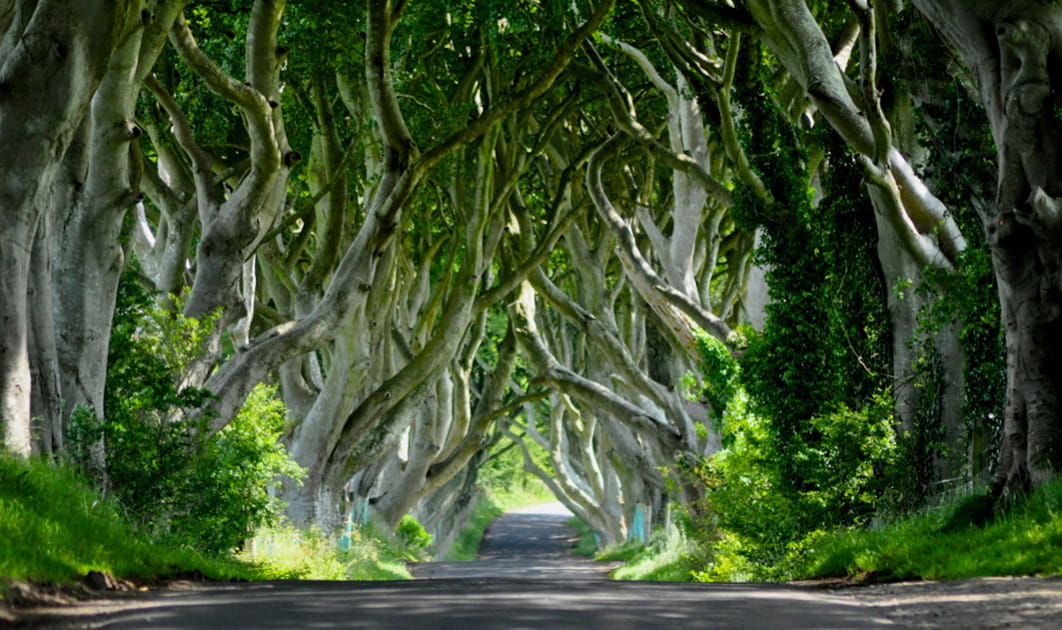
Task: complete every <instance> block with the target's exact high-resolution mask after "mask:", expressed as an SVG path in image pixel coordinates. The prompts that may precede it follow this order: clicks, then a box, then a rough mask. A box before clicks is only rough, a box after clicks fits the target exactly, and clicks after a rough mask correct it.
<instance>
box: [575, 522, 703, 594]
mask: <svg viewBox="0 0 1062 630" xmlns="http://www.w3.org/2000/svg"><path fill="white" fill-rule="evenodd" d="M698 551H699V549H698V547H697V545H695V544H693V543H691V542H690V541H689V540H687V539H686V537H685V536H682V535H681V534H680V533H678V532H677V531H675V530H674V529H672V530H670V531H667V530H658V531H656V532H654V533H653V535H652V536H651V537H650V538H649V542H648V543H647V544H645V545H642V544H640V543H636V542H635V543H632V542H628V543H625V544H623V545H620V546H618V547H614V548H611V549H606V550H605V551H603V552H601V553H598V554H597V556H595V559H597V560H598V561H602V562H605V561H611V560H621V561H623V562H624V565H623V566H621V567H619V568H618V569H616V570H615V571H613V572H612V577H613V579H616V580H653V581H658V582H689V581H690V579H691V577H690V576H691V572H692V571H693V570H694V569H696V568H697V567H698V566H699V564H700V560H699V558H700V557H701V555H700V554H699V553H698Z"/></svg>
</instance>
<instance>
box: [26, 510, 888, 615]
mask: <svg viewBox="0 0 1062 630" xmlns="http://www.w3.org/2000/svg"><path fill="white" fill-rule="evenodd" d="M569 517H570V514H569V513H567V511H566V510H564V509H563V508H559V507H558V506H556V505H552V506H545V507H542V506H539V507H535V508H529V509H524V510H520V511H519V512H518V513H514V514H507V515H505V516H504V517H502V518H500V519H498V520H497V521H495V523H494V524H492V526H491V528H490V530H489V532H488V535H487V538H486V540H485V541H484V545H483V548H482V552H481V554H480V559H479V561H477V562H467V563H430V564H426V565H423V566H420V567H416V568H415V573H416V575H417V576H418V578H419V579H416V580H412V581H405V582H313V581H287V582H261V583H251V584H209V585H199V584H195V585H186V586H185V587H184V588H183V589H173V590H168V591H162V592H158V593H150V594H145V595H142V596H137V597H133V598H130V599H126V600H118V601H112V602H106V601H104V602H95V603H92V604H87V605H86V606H83V607H81V609H80V610H77V611H66V613H65V615H66V616H65V619H61V620H55V621H54V622H53V623H52V624H50V625H48V626H46V627H54V628H93V629H111V630H126V629H128V630H133V629H136V630H144V629H152V630H192V629H195V630H200V629H203V628H224V629H228V630H242V629H247V630H251V629H256V630H270V629H274V628H275V629H280V628H284V629H314V630H331V629H339V628H358V629H360V628H366V629H368V628H372V629H378V630H390V629H395V630H398V629H401V630H415V629H425V630H433V629H438V630H540V629H541V630H545V629H549V630H559V629H567V628H572V629H576V628H577V629H580V630H586V629H595V628H601V629H604V630H626V629H631V630H642V629H648V630H654V629H657V628H664V629H667V630H684V629H687V628H689V629H694V628H696V629H698V630H712V629H731V628H733V629H742V630H768V629H770V630H774V629H779V628H786V629H793V630H803V629H808V630H810V629H826V630H828V629H842V628H843V629H846V630H861V629H864V628H883V627H886V626H889V627H895V626H892V624H890V623H889V622H888V621H887V620H886V619H885V618H884V617H882V616H880V615H879V614H877V613H876V612H875V611H874V610H873V609H872V608H869V607H866V606H863V605H860V604H859V603H858V602H855V601H853V600H851V599H844V598H841V597H836V596H832V595H829V594H828V593H825V592H822V591H814V590H808V589H802V588H797V587H792V586H786V585H776V584H769V585H763V584H723V585H719V584H667V583H652V582H611V581H608V580H607V579H606V573H605V572H606V570H607V568H608V567H603V566H602V565H600V564H599V563H595V562H593V561H591V560H588V559H585V558H577V557H575V556H572V555H571V553H570V549H571V547H572V544H573V542H574V532H573V531H572V530H571V529H570V528H568V527H567V525H566V521H567V519H568V518H569Z"/></svg>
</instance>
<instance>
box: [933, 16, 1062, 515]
mask: <svg viewBox="0 0 1062 630" xmlns="http://www.w3.org/2000/svg"><path fill="white" fill-rule="evenodd" d="M915 5H916V6H917V7H918V8H919V10H921V11H922V12H923V13H924V14H925V15H926V17H927V18H929V20H930V21H931V22H932V23H933V24H934V25H935V26H936V27H937V28H938V29H940V31H941V32H942V33H943V34H944V36H945V37H946V38H947V39H948V40H949V41H950V43H951V44H952V45H953V46H954V47H955V48H956V49H957V50H958V51H959V53H960V55H961V56H962V58H963V61H964V62H965V64H966V66H967V68H968V69H969V70H970V72H971V74H972V76H973V78H974V81H975V83H976V88H977V91H978V95H979V97H980V100H981V103H982V105H983V106H984V108H985V111H986V113H987V115H988V119H989V123H990V124H991V128H992V135H993V138H994V140H995V144H996V149H997V160H998V163H997V168H998V173H999V178H998V182H999V189H998V191H997V196H996V202H995V206H994V208H992V209H991V210H990V211H989V212H988V213H987V216H985V217H983V218H984V220H985V225H986V232H987V234H988V243H989V246H990V247H991V250H992V261H993V267H994V269H995V274H996V279H997V282H998V284H999V298H1000V305H1001V306H1002V315H1003V325H1004V335H1005V341H1006V349H1007V404H1006V413H1005V417H1004V423H1003V443H1002V445H1001V447H1000V455H999V463H998V466H997V470H996V476H995V480H994V483H993V488H992V489H993V492H994V494H995V495H996V496H997V497H998V498H1001V499H1003V500H1009V499H1011V498H1012V497H1014V496H1017V495H1019V494H1021V493H1023V492H1025V491H1027V490H1029V489H1030V488H1032V487H1036V486H1039V485H1041V484H1043V483H1044V482H1046V481H1048V480H1050V479H1052V478H1053V477H1055V476H1056V475H1057V474H1058V473H1059V472H1060V471H1062V363H1060V362H1059V360H1058V358H1057V357H1056V356H1054V352H1055V351H1056V349H1057V348H1059V347H1060V343H1062V328H1060V326H1059V324H1060V321H1059V320H1060V319H1062V260H1060V256H1059V249H1058V243H1059V242H1060V241H1062V199H1060V198H1062V123H1060V121H1059V119H1058V115H1057V112H1058V111H1059V107H1060V106H1062V77H1060V76H1059V73H1058V63H1059V62H1058V59H1059V51H1060V50H1062V7H1059V6H1058V5H1057V4H1050V5H1048V4H1045V3H1039V2H1026V1H1024V0H1011V1H1008V2H995V1H991V2H990V1H987V0H981V1H979V2H962V1H959V0H915Z"/></svg>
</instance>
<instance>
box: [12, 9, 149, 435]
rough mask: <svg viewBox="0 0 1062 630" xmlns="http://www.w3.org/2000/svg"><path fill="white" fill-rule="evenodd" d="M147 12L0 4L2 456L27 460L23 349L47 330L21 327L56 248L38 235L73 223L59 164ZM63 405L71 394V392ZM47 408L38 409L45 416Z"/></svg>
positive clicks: (46, 374) (41, 290) (27, 365)
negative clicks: (118, 54) (110, 69)
mask: <svg viewBox="0 0 1062 630" xmlns="http://www.w3.org/2000/svg"><path fill="white" fill-rule="evenodd" d="M148 5H149V3H146V2H82V3H78V4H77V6H67V3H63V2H47V1H46V2H7V3H5V4H4V6H3V7H0V32H2V34H3V35H2V39H0V59H3V61H2V62H0V85H3V93H4V96H3V98H2V99H0V147H2V148H3V149H4V154H5V156H7V157H6V158H5V159H6V160H7V163H6V165H5V166H4V175H3V183H2V184H0V207H2V208H3V215H4V220H3V222H2V224H3V225H2V227H0V268H2V269H4V273H3V280H2V281H0V282H2V285H0V293H2V294H3V295H4V299H3V301H2V303H0V322H2V325H0V422H2V424H3V435H4V438H3V439H4V442H3V446H4V448H5V449H6V450H8V451H11V452H14V453H17V454H20V455H24V456H25V455H29V453H30V449H31V432H30V418H31V414H32V411H31V394H32V392H33V389H34V385H35V383H34V379H31V357H30V348H31V347H42V346H43V347H44V348H48V347H53V346H54V341H53V340H52V339H48V338H47V337H49V335H50V334H53V330H52V324H51V322H49V321H48V320H47V319H45V320H44V321H42V322H40V326H41V327H40V328H39V329H36V330H34V327H31V325H30V320H29V316H30V312H31V308H30V291H32V295H33V301H34V302H37V303H39V304H45V305H47V304H48V303H49V301H50V300H51V296H50V295H48V292H49V290H48V286H49V284H48V283H47V279H48V274H47V272H46V270H47V265H48V261H49V259H52V258H54V257H56V256H57V255H59V254H60V250H58V249H49V246H48V243H49V240H48V239H45V238H38V234H39V233H49V232H51V231H55V230H57V229H59V228H60V227H61V226H63V225H65V224H66V223H67V221H68V220H69V219H70V218H71V217H72V216H74V215H76V211H75V210H74V209H73V208H72V207H70V206H68V205H67V203H66V200H63V199H61V196H62V193H61V192H60V191H58V190H57V179H58V178H59V177H60V176H61V167H62V165H63V161H64V157H65V156H66V154H67V152H68V150H70V148H71V144H72V143H73V142H74V141H75V137H76V136H77V134H78V130H79V129H80V128H82V125H83V124H84V123H85V120H86V116H88V114H89V108H90V104H91V102H92V99H93V96H94V94H96V90H97V87H98V86H99V84H100V82H101V81H102V80H103V76H104V74H105V73H106V72H107V67H108V63H109V61H110V59H111V56H112V53H113V52H114V51H115V49H116V48H118V47H120V46H127V45H129V38H131V37H133V36H134V35H136V34H138V33H139V32H140V31H141V29H143V28H144V25H143V24H142V21H141V20H142V15H143V13H144V12H150V11H149V6H148ZM101 123H102V121H101ZM104 124H105V123H104ZM123 128H124V129H125V130H126V131H127V130H128V127H121V126H120V127H119V128H111V129H107V128H104V129H101V130H100V133H103V134H108V133H112V134H115V135H120V134H121V133H122V131H123ZM121 190H122V191H123V192H124V191H127V190H128V188H127V187H122V189H121ZM53 208H55V209H56V211H55V212H53ZM35 242H38V243H40V245H39V246H35ZM51 243H52V245H53V246H54V245H57V244H58V243H57V242H56V241H51ZM31 278H32V279H33V282H31ZM39 280H44V281H45V282H44V283H38V282H37V281H39ZM43 312H44V313H47V312H48V311H47V309H46V310H45V311H43ZM106 329H109V325H108V326H104V330H106ZM31 330H32V331H33V336H32V339H31ZM38 335H39V336H38ZM105 345H106V344H105V343H104V346H105ZM47 356H49V357H50V358H51V361H52V365H49V366H42V365H39V364H36V360H35V359H34V360H33V361H32V362H33V363H34V364H35V365H34V367H36V368H37V369H38V370H39V371H38V375H39V376H38V378H37V379H36V381H37V385H39V386H41V387H43V388H49V389H51V390H53V391H55V390H58V389H59V387H60V384H59V383H57V382H56V377H57V376H58V374H57V373H56V370H54V368H53V366H54V363H55V362H56V361H58V357H56V354H55V352H54V350H53V351H52V352H49V353H48V355H47ZM71 396H72V397H73V396H76V395H75V394H74V393H73V392H71ZM54 402H55V401H54V400H51V401H49V403H47V404H48V405H50V406H52V407H54ZM40 411H41V412H44V411H45V409H40ZM50 433H51V432H50Z"/></svg>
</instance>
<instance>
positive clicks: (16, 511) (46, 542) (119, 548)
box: [0, 456, 425, 619]
mask: <svg viewBox="0 0 1062 630" xmlns="http://www.w3.org/2000/svg"><path fill="white" fill-rule="evenodd" d="M421 529H422V528H421ZM407 538H409V537H408V536H407V537H403V536H402V535H394V534H384V533H381V532H380V531H378V530H377V529H375V528H372V527H363V528H359V529H355V530H353V531H352V532H351V536H350V541H351V544H350V545H349V548H348V549H340V548H339V545H338V544H337V543H336V541H335V540H333V539H332V538H331V537H328V536H324V535H322V534H321V533H319V532H298V531H296V530H294V529H293V528H290V527H286V528H277V529H272V530H268V531H265V532H262V534H261V535H260V536H259V537H258V538H257V540H258V543H257V544H256V545H255V546H252V548H250V549H248V550H246V551H244V552H243V553H241V554H240V555H239V556H237V557H233V556H219V557H212V556H209V555H205V554H202V553H198V552H195V551H191V550H189V549H183V548H178V547H174V546H173V545H172V544H170V545H167V544H161V543H159V542H157V541H153V540H151V539H150V538H149V537H148V536H146V535H145V534H144V533H143V532H141V531H139V530H137V529H136V528H134V527H133V526H131V525H130V524H129V523H128V522H127V521H126V520H125V519H124V518H123V516H122V514H121V510H120V508H118V507H117V506H116V505H115V504H114V503H113V502H112V501H110V500H108V499H105V498H104V497H102V496H101V495H100V493H99V492H97V491H95V490H93V489H92V488H91V487H90V486H89V485H88V484H87V483H86V482H85V481H84V480H83V479H82V478H81V477H79V476H78V475H77V474H76V473H74V472H72V471H70V470H67V469H64V468H62V467H55V466H54V465H52V464H49V463H47V462H43V461H39V460H31V461H23V460H19V459H15V458H12V457H9V456H0V612H3V611H2V609H3V608H4V605H5V604H11V603H12V602H14V601H15V600H26V601H33V599H34V594H35V593H40V594H42V595H46V594H47V593H50V592H53V591H56V590H64V589H67V590H71V591H74V592H77V591H78V589H79V588H81V586H82V585H86V584H92V587H91V588H90V590H98V589H100V588H113V587H115V586H119V587H121V586H123V585H124V586H125V587H132V586H140V585H155V584H164V583H166V582H168V581H170V580H173V579H187V578H189V577H191V578H194V579H206V580H219V581H233V580H241V581H242V580H265V579H290V578H303V579H360V580H373V579H376V580H378V579H408V578H409V577H410V574H409V571H408V570H407V569H406V565H405V562H406V561H411V560H418V559H421V558H423V547H424V544H425V542H424V541H423V540H419V539H418V538H417V537H416V536H414V537H412V538H409V539H407ZM87 576H90V577H92V578H93V579H86V578H87ZM2 618H3V617H2V616H0V619H2Z"/></svg>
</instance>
